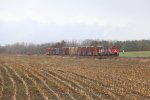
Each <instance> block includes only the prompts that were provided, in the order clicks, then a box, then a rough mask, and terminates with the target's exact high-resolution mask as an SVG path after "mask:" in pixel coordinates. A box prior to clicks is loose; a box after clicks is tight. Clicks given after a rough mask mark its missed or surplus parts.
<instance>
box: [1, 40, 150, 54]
mask: <svg viewBox="0 0 150 100" xmlns="http://www.w3.org/2000/svg"><path fill="white" fill-rule="evenodd" d="M112 45H116V46H117V47H118V48H119V49H120V51H122V50H125V51H150V40H134V41H106V40H92V39H87V40H84V41H76V40H73V41H65V40H62V41H60V42H55V43H45V44H32V43H30V44H28V43H15V44H11V45H6V46H0V54H24V55H25V54H27V55H33V54H45V53H46V48H49V47H55V48H58V47H77V46H104V47H110V46H112Z"/></svg>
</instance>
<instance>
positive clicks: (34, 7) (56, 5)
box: [0, 0, 150, 45]
mask: <svg viewBox="0 0 150 100" xmlns="http://www.w3.org/2000/svg"><path fill="white" fill-rule="evenodd" d="M84 39H100V40H139V39H150V0H0V45H5V44H11V43H15V42H32V43H47V42H54V41H60V40H84Z"/></svg>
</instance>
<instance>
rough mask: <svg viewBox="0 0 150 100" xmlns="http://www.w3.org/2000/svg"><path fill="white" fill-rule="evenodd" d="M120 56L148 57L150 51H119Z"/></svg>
mask: <svg viewBox="0 0 150 100" xmlns="http://www.w3.org/2000/svg"><path fill="white" fill-rule="evenodd" d="M119 55H120V56H121V57H150V51H132V52H124V53H123V52H120V53H119Z"/></svg>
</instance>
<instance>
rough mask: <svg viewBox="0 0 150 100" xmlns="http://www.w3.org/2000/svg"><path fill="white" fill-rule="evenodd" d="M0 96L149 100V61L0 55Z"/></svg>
mask: <svg viewBox="0 0 150 100" xmlns="http://www.w3.org/2000/svg"><path fill="white" fill-rule="evenodd" d="M0 99H1V100H92V99H94V100H104V99H105V100H150V60H149V59H137V58H136V59H123V58H121V59H119V58H117V59H116V58H115V59H89V58H76V57H57V56H52V57H51V56H8V55H5V56H4V55H1V56H0Z"/></svg>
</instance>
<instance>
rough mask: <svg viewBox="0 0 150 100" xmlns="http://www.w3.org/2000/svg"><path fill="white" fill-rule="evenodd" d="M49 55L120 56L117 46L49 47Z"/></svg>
mask: <svg viewBox="0 0 150 100" xmlns="http://www.w3.org/2000/svg"><path fill="white" fill-rule="evenodd" d="M47 55H74V56H118V55H119V50H118V48H117V47H116V46H112V47H110V48H105V47H102V46H100V47H62V48H47Z"/></svg>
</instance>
